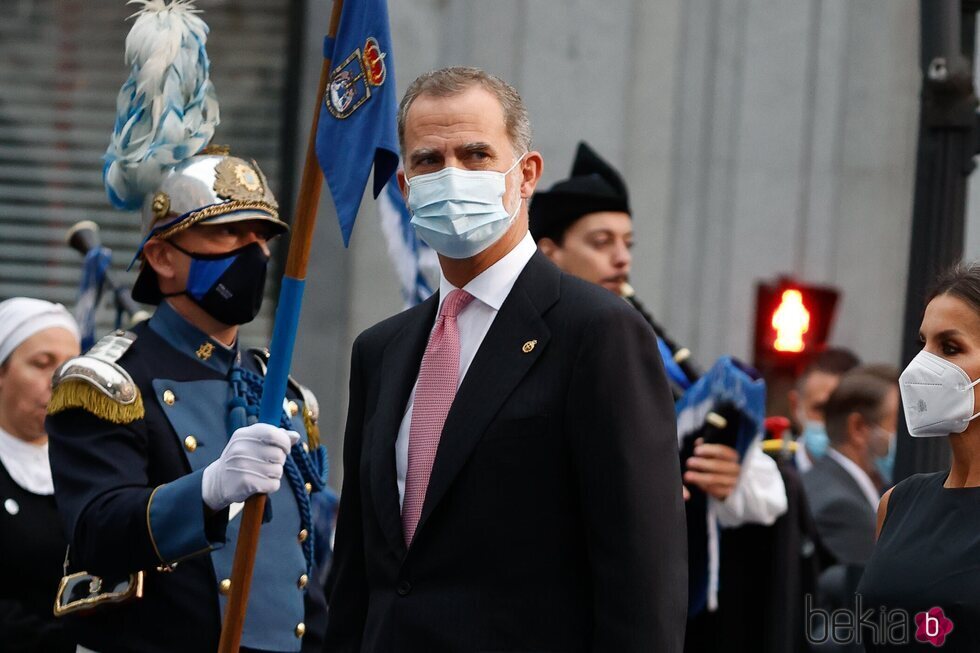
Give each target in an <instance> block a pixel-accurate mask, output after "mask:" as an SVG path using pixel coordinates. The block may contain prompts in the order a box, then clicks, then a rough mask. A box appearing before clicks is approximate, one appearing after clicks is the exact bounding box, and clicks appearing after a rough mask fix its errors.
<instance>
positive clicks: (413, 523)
mask: <svg viewBox="0 0 980 653" xmlns="http://www.w3.org/2000/svg"><path fill="white" fill-rule="evenodd" d="M471 301H473V295H471V294H469V293H468V292H466V291H464V290H454V291H452V292H451V293H449V295H447V296H446V299H445V300H444V301H443V302H442V310H441V311H439V319H438V321H437V322H436V328H435V329H433V330H432V334H431V335H430V336H429V344H428V345H427V346H426V348H425V354H424V355H423V356H422V367H421V369H420V370H419V379H418V384H417V385H416V388H415V404H414V405H413V407H412V424H411V426H410V427H409V430H408V472H407V473H406V475H405V499H404V501H403V502H402V529H403V531H404V533H405V543H406V544H408V545H409V546H411V544H412V538H413V537H415V528H416V527H417V526H418V524H419V517H421V515H422V504H423V503H424V502H425V491H426V489H427V488H428V487H429V475H430V474H431V473H432V462H433V461H434V460H435V458H436V450H437V449H438V448H439V438H440V437H441V436H442V427H443V425H445V423H446V416H447V415H449V408H450V406H452V405H453V398H454V397H455V396H456V387H457V386H458V385H459V327H458V326H457V325H456V316H457V315H459V313H460V311H462V310H463V309H464V308H466V306H467V304H469V303H470V302H471Z"/></svg>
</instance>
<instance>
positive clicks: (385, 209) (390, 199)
mask: <svg viewBox="0 0 980 653" xmlns="http://www.w3.org/2000/svg"><path fill="white" fill-rule="evenodd" d="M378 215H380V216H381V233H383V234H384V236H385V241H386V242H387V243H388V256H389V257H391V262H392V264H393V265H394V266H395V272H396V273H397V274H398V280H399V282H400V283H401V287H402V297H403V298H404V300H405V307H406V308H408V307H410V306H415V305H416V304H419V303H421V302H424V301H425V300H426V299H428V297H429V295H431V294H432V289H433V287H434V286H435V285H436V283H438V279H439V275H438V269H439V260H438V259H437V258H436V253H435V251H434V250H433V249H432V248H431V247H429V246H428V245H426V244H425V243H424V242H423V241H422V240H420V239H419V237H418V236H417V235H416V234H415V228H414V227H412V216H411V215H410V214H409V212H408V207H407V206H405V198H403V197H402V194H401V191H400V190H398V184H397V183H395V181H394V179H392V180H391V181H389V182H388V185H387V186H385V190H384V193H382V194H381V196H380V197H378Z"/></svg>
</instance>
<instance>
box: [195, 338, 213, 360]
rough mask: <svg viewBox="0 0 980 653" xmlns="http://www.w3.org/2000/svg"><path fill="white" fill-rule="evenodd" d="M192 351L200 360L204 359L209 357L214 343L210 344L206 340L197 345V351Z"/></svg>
mask: <svg viewBox="0 0 980 653" xmlns="http://www.w3.org/2000/svg"><path fill="white" fill-rule="evenodd" d="M194 353H196V354H197V357H198V358H200V359H201V360H202V361H206V360H207V359H209V358H211V354H213V353H214V345H212V344H211V343H210V342H206V343H204V344H203V345H201V346H200V347H198V349H197V351H196V352H194Z"/></svg>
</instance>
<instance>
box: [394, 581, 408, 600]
mask: <svg viewBox="0 0 980 653" xmlns="http://www.w3.org/2000/svg"><path fill="white" fill-rule="evenodd" d="M395 591H396V592H398V596H408V593H409V592H411V591H412V584H411V583H409V582H408V581H407V580H403V581H402V582H400V583H398V589H396V590H395Z"/></svg>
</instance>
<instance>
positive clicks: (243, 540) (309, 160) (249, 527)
mask: <svg viewBox="0 0 980 653" xmlns="http://www.w3.org/2000/svg"><path fill="white" fill-rule="evenodd" d="M343 6H344V0H334V3H333V11H332V12H331V14H330V26H329V29H328V30H327V37H328V38H329V39H330V40H331V41H332V40H333V39H334V38H336V36H337V27H338V25H339V24H340V14H341V11H342V10H343ZM330 69H331V60H330V59H329V58H327V57H324V60H323V67H322V68H321V69H320V85H319V87H318V89H317V94H316V104H315V106H314V109H313V125H312V127H311V128H310V136H309V140H308V141H307V145H306V161H305V163H304V164H303V176H302V178H301V181H300V186H299V197H298V198H297V201H296V215H295V217H294V219H293V223H292V226H291V236H290V240H289V255H288V257H287V259H286V273H285V276H284V278H283V282H282V289H281V292H280V295H279V305H278V306H277V308H276V321H275V328H274V331H273V334H272V344H271V346H270V350H271V354H270V358H269V367H268V370H267V372H266V377H265V384H264V386H263V390H262V405H261V407H260V413H259V419H260V420H261V421H262V422H264V423H266V424H274V425H276V426H278V425H279V420H280V415H281V414H282V402H283V399H284V398H285V394H286V382H287V378H288V375H289V365H290V361H291V360H292V357H293V345H294V343H295V341H296V327H297V326H298V323H299V313H300V307H301V305H302V300H303V284H304V282H305V280H306V268H307V264H308V263H309V260H310V247H311V245H312V243H313V230H314V228H315V227H316V213H317V208H318V207H319V204H320V190H321V189H322V187H323V173H322V172H321V170H320V165H319V162H318V161H317V156H316V133H317V125H318V124H319V121H320V106H321V103H322V102H323V99H324V97H325V95H326V92H327V83H328V81H329V79H330ZM265 503H266V495H264V494H259V495H255V496H253V497H250V498H249V499H248V500H247V501H246V502H245V508H244V510H243V511H242V523H241V527H240V529H239V531H238V541H237V543H236V545H235V559H234V562H233V564H232V570H231V590H230V593H229V595H228V604H227V606H226V608H225V618H224V623H223V625H222V628H221V642H220V643H219V645H218V653H238V650H239V648H240V646H241V641H242V628H243V627H244V625H245V611H246V608H247V607H248V593H249V589H250V588H251V585H252V571H253V570H254V568H255V556H256V553H257V552H258V546H259V532H260V529H261V527H262V515H263V514H264V513H265ZM312 536H313V534H312V533H310V537H312ZM300 635H302V633H299V632H297V636H300Z"/></svg>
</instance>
